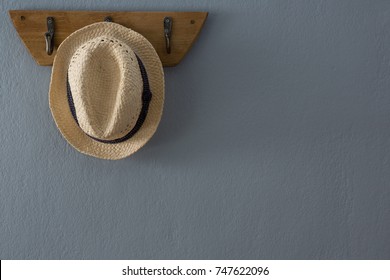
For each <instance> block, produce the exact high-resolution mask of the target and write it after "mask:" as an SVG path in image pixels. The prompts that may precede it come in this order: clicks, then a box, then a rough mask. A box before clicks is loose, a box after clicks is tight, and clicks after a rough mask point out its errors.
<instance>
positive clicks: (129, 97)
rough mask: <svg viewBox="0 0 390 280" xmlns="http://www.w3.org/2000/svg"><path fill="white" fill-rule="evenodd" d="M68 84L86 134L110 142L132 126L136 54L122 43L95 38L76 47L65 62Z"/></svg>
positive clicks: (139, 86) (138, 79)
mask: <svg viewBox="0 0 390 280" xmlns="http://www.w3.org/2000/svg"><path fill="white" fill-rule="evenodd" d="M68 81H69V86H70V89H71V93H72V98H73V102H74V108H75V111H76V114H77V121H78V123H79V126H80V128H81V129H82V130H83V131H84V132H85V133H86V134H88V135H90V136H92V137H95V138H98V139H102V140H112V139H117V138H120V137H122V136H124V135H126V134H127V133H128V132H129V131H130V130H131V129H132V128H133V127H134V126H135V124H136V122H137V118H138V116H139V114H140V111H141V108H142V92H143V81H142V76H141V73H140V67H139V65H138V61H137V57H136V54H135V53H134V52H133V50H132V49H131V48H130V46H128V45H127V44H126V43H124V42H122V41H120V40H118V39H116V38H113V37H109V36H99V37H96V38H94V39H91V40H89V41H87V42H86V43H85V44H83V45H81V46H79V47H78V48H77V49H76V51H75V52H74V54H73V55H72V58H71V60H70V62H69V67H68Z"/></svg>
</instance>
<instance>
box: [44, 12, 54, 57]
mask: <svg viewBox="0 0 390 280" xmlns="http://www.w3.org/2000/svg"><path fill="white" fill-rule="evenodd" d="M46 22H47V32H46V33H45V41H46V53H47V54H48V55H51V54H52V53H53V49H54V18H53V17H48V18H47V19H46Z"/></svg>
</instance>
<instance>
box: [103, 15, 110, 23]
mask: <svg viewBox="0 0 390 280" xmlns="http://www.w3.org/2000/svg"><path fill="white" fill-rule="evenodd" d="M104 21H105V22H112V17H110V16H106V17H105V18H104Z"/></svg>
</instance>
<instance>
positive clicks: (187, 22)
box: [9, 10, 208, 66]
mask: <svg viewBox="0 0 390 280" xmlns="http://www.w3.org/2000/svg"><path fill="white" fill-rule="evenodd" d="M9 14H10V17H11V19H12V21H13V24H14V26H15V28H16V30H17V32H18V34H19V36H20V38H21V39H22V41H23V43H24V45H25V46H26V48H27V49H28V50H29V52H30V54H31V55H32V56H33V58H34V59H35V60H36V62H37V63H38V64H39V65H52V63H53V59H54V56H55V54H56V49H57V47H58V46H59V45H60V44H61V42H62V41H63V40H64V39H65V38H66V37H68V36H69V35H70V34H71V33H72V32H74V31H76V30H77V29H80V28H82V27H84V26H86V25H89V24H92V23H95V22H101V21H103V20H104V18H105V17H107V16H110V17H111V18H112V21H113V22H116V23H119V24H122V25H124V26H126V27H128V28H131V29H133V30H135V31H137V32H138V33H140V34H142V35H143V36H144V37H146V38H147V39H148V40H149V41H150V42H151V43H152V45H153V46H154V48H155V49H156V51H157V53H158V55H159V56H160V59H161V61H162V63H163V65H164V66H175V65H177V64H178V63H179V62H180V61H181V60H182V59H183V57H184V56H185V54H186V53H187V52H188V51H189V50H190V48H191V46H192V45H193V43H194V42H195V41H196V39H197V37H198V35H199V33H200V31H201V29H202V27H203V24H204V22H205V20H206V18H207V15H208V13H207V12H103V11H49V10H42V11H39V10H11V11H9ZM49 16H51V17H54V20H55V36H54V44H55V49H54V52H53V54H52V55H47V54H46V51H45V38H44V33H45V32H46V31H47V24H46V18H47V17H49ZM166 16H170V17H172V19H173V28H172V37H171V53H170V54H168V53H167V52H166V48H165V38H164V25H163V19H164V17H166Z"/></svg>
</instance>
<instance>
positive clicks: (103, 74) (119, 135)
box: [49, 22, 164, 159]
mask: <svg viewBox="0 0 390 280" xmlns="http://www.w3.org/2000/svg"><path fill="white" fill-rule="evenodd" d="M49 103H50V110H51V112H52V114H53V118H54V120H55V122H56V125H57V127H58V129H59V130H60V132H61V133H62V135H63V136H64V138H65V139H66V140H67V141H68V142H69V144H71V145H72V146H73V147H74V148H76V149H77V150H78V151H80V152H81V153H84V154H87V155H90V156H94V157H98V158H103V159H120V158H124V157H127V156H129V155H131V154H133V153H134V152H136V151H137V150H138V149H140V148H141V147H142V146H143V145H145V143H146V142H147V141H148V140H149V139H150V138H151V137H152V136H153V134H154V132H155V131H156V129H157V126H158V124H159V122H160V119H161V114H162V109H163V103H164V73H163V69H162V64H161V61H160V59H159V57H158V55H157V53H156V51H155V49H154V48H153V46H152V45H151V44H150V42H149V41H148V40H147V39H145V38H144V37H143V36H142V35H140V34H138V33H137V32H135V31H133V30H131V29H128V28H126V27H124V26H122V25H119V24H116V23H112V22H101V23H95V24H91V25H89V26H86V27H84V28H82V29H80V30H78V31H76V32H74V33H72V34H71V35H70V36H69V37H68V38H66V39H65V40H64V41H63V42H62V44H61V45H60V47H59V48H58V51H57V54H56V57H55V59H54V63H53V69H52V75H51V83H50V91H49Z"/></svg>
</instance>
